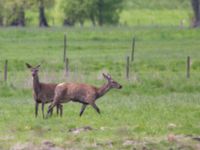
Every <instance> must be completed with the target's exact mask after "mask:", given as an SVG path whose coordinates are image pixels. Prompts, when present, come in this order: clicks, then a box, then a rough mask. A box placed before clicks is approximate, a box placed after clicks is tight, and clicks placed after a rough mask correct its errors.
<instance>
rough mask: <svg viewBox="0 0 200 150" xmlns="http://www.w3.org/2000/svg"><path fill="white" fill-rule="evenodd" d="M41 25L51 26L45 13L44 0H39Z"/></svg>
mask: <svg viewBox="0 0 200 150" xmlns="http://www.w3.org/2000/svg"><path fill="white" fill-rule="evenodd" d="M39 26H40V27H48V26H49V25H48V23H47V19H46V15H45V7H44V0H39Z"/></svg>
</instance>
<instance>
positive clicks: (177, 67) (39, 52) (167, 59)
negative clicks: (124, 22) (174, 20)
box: [0, 25, 200, 149]
mask: <svg viewBox="0 0 200 150" xmlns="http://www.w3.org/2000/svg"><path fill="white" fill-rule="evenodd" d="M64 33H66V35H67V56H68V58H69V68H70V70H69V75H68V76H66V74H65V70H64V68H65V65H64V63H63V36H64ZM133 37H135V38H136V46H135V59H134V61H133V62H131V64H130V79H129V80H127V79H126V77H125V66H126V59H125V58H126V56H128V55H130V52H131V44H132V39H133ZM199 39H200V30H199V29H190V28H188V27H184V28H180V27H179V26H155V25H149V26H133V27H127V26H115V27H113V26H105V27H101V28H100V27H85V28H79V27H75V28H62V27H51V28H47V29H44V28H37V27H27V28H0V72H1V74H0V80H1V81H0V83H1V84H0V115H1V117H0V149H9V148H14V147H17V146H22V147H23V146H24V145H23V144H25V143H28V144H32V145H35V146H38V145H41V143H42V142H43V141H44V140H48V141H51V142H52V143H54V144H56V146H58V147H60V148H66V149H94V148H96V149H134V148H136V149H144V148H146V149H169V148H171V149H198V148H199V142H198V141H196V140H194V139H195V138H197V137H198V136H199V135H200V130H199V127H200V121H199V118H200V101H199V97H200V94H199V91H200V84H199V83H200V76H199V72H200V60H199V57H200V53H199V49H200V45H199ZM187 56H190V57H191V61H192V63H191V77H190V78H189V79H187V78H186V58H187ZM6 59H7V60H8V81H7V83H5V82H4V81H3V67H4V62H5V60H6ZM26 62H28V63H30V64H32V65H37V64H41V68H40V72H39V76H40V81H42V82H55V83H60V82H64V81H66V82H83V83H88V84H92V85H96V86H97V87H100V86H101V85H102V84H103V83H105V82H106V81H105V80H104V79H103V77H102V73H103V72H108V73H110V74H111V75H112V77H113V78H114V79H115V80H116V81H118V82H119V83H121V84H122V85H123V89H121V90H116V89H113V90H111V91H110V92H109V93H107V94H106V95H105V96H103V97H102V98H101V99H99V100H98V101H97V105H98V106H99V108H100V110H101V115H99V114H97V113H96V112H95V110H94V109H93V108H92V107H88V108H87V109H86V111H85V113H84V114H83V116H82V117H79V111H80V108H81V105H80V104H78V103H72V102H70V103H67V104H64V114H63V117H62V118H60V117H58V116H56V114H54V116H53V117H51V118H49V119H42V115H41V111H40V113H39V114H40V115H39V117H38V118H35V116H34V101H33V98H32V78H31V73H30V71H29V70H28V69H27V68H26V66H25V63H26ZM46 109H47V106H46ZM85 126H90V127H91V128H92V130H91V131H87V132H80V133H78V134H74V133H72V132H69V130H70V129H73V128H80V127H85ZM169 136H172V140H170V139H169ZM193 138H194V139H193ZM29 146H30V145H29Z"/></svg>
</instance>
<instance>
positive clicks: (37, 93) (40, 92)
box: [26, 63, 62, 118]
mask: <svg viewBox="0 0 200 150" xmlns="http://www.w3.org/2000/svg"><path fill="white" fill-rule="evenodd" d="M26 66H27V68H28V69H30V71H31V73H32V77H33V98H34V100H35V117H37V115H38V105H39V104H40V103H41V104H42V115H43V118H44V105H45V104H46V103H50V102H52V101H53V98H54V90H55V88H56V86H57V84H54V83H41V82H40V81H39V76H38V71H39V67H40V65H38V66H36V67H33V66H31V65H30V64H28V63H26ZM56 107H57V115H58V114H59V111H60V116H62V105H61V104H58V105H56ZM52 112H53V109H52V110H51V112H50V114H51V115H52Z"/></svg>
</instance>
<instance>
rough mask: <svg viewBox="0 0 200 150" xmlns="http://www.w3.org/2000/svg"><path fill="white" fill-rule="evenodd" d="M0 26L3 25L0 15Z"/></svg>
mask: <svg viewBox="0 0 200 150" xmlns="http://www.w3.org/2000/svg"><path fill="white" fill-rule="evenodd" d="M0 26H3V16H1V15H0Z"/></svg>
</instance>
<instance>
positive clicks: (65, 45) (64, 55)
mask: <svg viewBox="0 0 200 150" xmlns="http://www.w3.org/2000/svg"><path fill="white" fill-rule="evenodd" d="M66 51H67V36H66V33H65V34H64V52H63V61H64V62H65V60H66V58H67V57H66Z"/></svg>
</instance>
